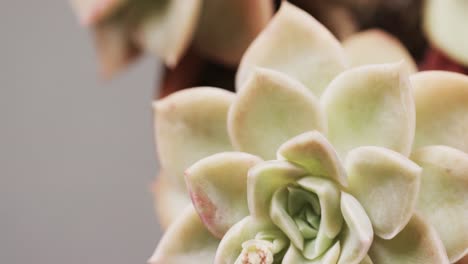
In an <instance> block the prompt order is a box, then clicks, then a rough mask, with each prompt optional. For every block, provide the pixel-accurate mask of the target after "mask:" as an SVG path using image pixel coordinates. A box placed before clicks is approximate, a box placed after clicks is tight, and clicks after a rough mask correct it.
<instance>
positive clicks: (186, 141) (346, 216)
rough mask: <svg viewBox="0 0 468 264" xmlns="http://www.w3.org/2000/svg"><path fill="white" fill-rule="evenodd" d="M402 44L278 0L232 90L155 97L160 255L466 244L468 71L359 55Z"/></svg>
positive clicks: (161, 259) (365, 256) (429, 257)
mask: <svg viewBox="0 0 468 264" xmlns="http://www.w3.org/2000/svg"><path fill="white" fill-rule="evenodd" d="M400 48H401V47H400V46H399V45H390V46H389V47H388V48H387V49H390V50H391V51H392V52H393V51H395V50H397V51H396V53H395V54H400V55H399V56H396V57H393V56H391V57H390V58H388V57H385V56H379V55H378V54H377V55H375V56H368V55H365V54H368V53H367V49H365V48H364V49H362V50H359V49H358V50H356V49H352V48H350V49H343V47H342V46H341V45H340V43H339V42H338V41H337V40H336V39H335V38H334V37H333V36H332V35H331V33H330V32H329V31H328V30H327V29H325V27H323V26H322V25H321V24H320V23H318V22H317V21H316V20H315V19H314V18H312V17H311V16H309V15H308V14H307V13H305V12H303V11H302V10H300V9H298V8H297V7H295V6H293V5H291V4H289V3H287V2H283V4H282V6H281V8H280V10H279V11H278V13H277V14H276V15H275V16H274V18H273V19H272V20H271V22H270V23H269V24H268V26H267V27H266V28H265V29H264V30H263V32H261V33H260V35H259V36H258V37H257V38H256V39H255V40H254V42H253V43H252V44H251V45H250V47H249V48H248V49H247V51H246V52H245V54H244V55H243V58H242V60H241V63H240V66H239V69H238V72H237V76H236V89H237V94H234V93H232V92H229V91H225V90H222V89H218V88H213V87H198V88H191V89H187V90H183V91H179V92H176V93H174V94H172V95H170V96H168V97H166V98H165V99H162V100H159V101H157V102H156V103H155V104H154V108H155V119H156V127H155V131H156V142H157V149H158V153H159V158H160V165H161V173H160V175H159V177H158V180H157V182H156V184H155V197H156V208H157V210H158V212H159V216H160V220H161V223H162V224H163V225H164V226H169V228H168V229H167V231H166V233H165V234H164V236H163V238H162V239H161V241H160V242H159V245H158V247H157V249H156V251H155V253H154V255H153V257H152V258H151V259H150V263H153V264H162V263H164V264H167V263H169V264H170V263H174V264H175V263H213V262H214V263H235V264H240V263H242V264H246V263H261V264H267V263H269V264H271V263H334V264H335V263H346V264H351V263H376V264H380V263H415V264H418V263H421V264H422V263H454V262H456V261H458V260H459V259H461V258H462V257H463V256H464V255H466V253H467V252H468V223H467V222H466V221H465V219H468V210H467V207H468V154H467V152H468V137H467V135H468V125H467V124H468V77H467V76H465V75H461V74H456V73H449V72H442V71H428V72H421V73H416V74H413V73H410V69H411V68H412V66H411V65H413V64H412V62H410V61H406V62H404V61H401V62H397V63H389V64H388V63H387V64H370V65H364V66H357V65H361V64H366V63H379V62H388V60H391V61H392V60H395V59H397V60H400V58H406V55H407V52H404V51H403V52H401V49H400ZM398 50H399V51H400V52H398ZM359 53H361V54H363V55H362V56H366V57H365V58H364V61H360V62H354V61H353V62H352V64H353V65H356V66H355V67H350V66H351V65H349V62H348V58H347V57H352V56H354V57H356V56H357V57H359ZM376 56H377V57H376ZM400 56H401V57H400ZM398 57H399V58H398ZM184 175H185V176H184ZM187 187H188V191H189V192H187V191H186V188H187ZM188 193H189V194H190V195H188ZM189 197H190V198H189ZM183 208H185V209H183Z"/></svg>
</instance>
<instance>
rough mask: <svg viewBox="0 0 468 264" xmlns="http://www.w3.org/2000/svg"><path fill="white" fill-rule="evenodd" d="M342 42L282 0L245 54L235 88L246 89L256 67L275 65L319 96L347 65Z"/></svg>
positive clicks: (309, 17) (274, 66) (308, 16)
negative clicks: (277, 9) (246, 84)
mask: <svg viewBox="0 0 468 264" xmlns="http://www.w3.org/2000/svg"><path fill="white" fill-rule="evenodd" d="M346 64H347V61H346V59H345V54H344V51H343V49H342V47H341V46H340V43H339V42H338V41H337V40H336V39H335V37H333V35H332V34H331V33H330V32H329V31H328V30H327V29H326V28H325V27H324V26H323V25H321V24H320V23H319V22H318V21H316V20H315V19H314V18H313V17H311V16H310V15H309V14H307V13H306V12H305V11H303V10H301V9H299V8H297V7H295V6H293V5H292V4H290V3H288V2H287V1H283V2H282V4H281V7H280V9H279V11H278V12H277V13H276V14H275V16H274V17H273V19H272V20H271V21H270V23H269V24H268V25H267V27H266V28H265V30H263V31H262V32H261V33H260V34H259V36H258V37H257V38H256V39H255V40H254V41H253V43H252V44H251V45H250V47H249V48H248V49H247V51H246V52H245V53H244V56H243V57H242V60H241V63H240V65H239V70H238V72H237V76H236V89H237V90H238V91H242V90H243V89H245V87H246V86H245V83H246V82H247V81H248V80H249V79H250V78H251V75H252V74H253V72H254V70H255V68H256V67H263V68H269V69H274V70H277V71H280V72H283V73H286V74H287V75H289V76H291V77H292V78H294V79H296V80H298V81H300V82H302V83H303V84H304V85H305V86H306V87H307V88H309V90H310V91H313V92H314V93H315V94H316V95H317V96H319V95H320V94H321V93H322V92H323V90H324V89H325V88H326V86H327V85H328V84H329V82H330V81H331V80H332V79H333V78H334V77H335V76H336V75H337V74H338V73H340V72H341V71H343V70H344V69H345V68H346Z"/></svg>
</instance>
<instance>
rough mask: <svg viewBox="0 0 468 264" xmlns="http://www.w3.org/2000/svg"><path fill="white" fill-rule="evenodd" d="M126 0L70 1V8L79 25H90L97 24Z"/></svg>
mask: <svg viewBox="0 0 468 264" xmlns="http://www.w3.org/2000/svg"><path fill="white" fill-rule="evenodd" d="M125 2H127V0H72V1H71V3H72V6H73V8H74V9H75V12H76V13H77V15H78V18H79V20H80V23H81V24H83V25H92V24H95V23H98V22H99V21H101V20H102V19H103V18H105V17H106V16H108V15H110V14H111V13H112V12H113V11H114V10H115V9H117V8H118V7H119V6H121V5H122V4H123V3H125Z"/></svg>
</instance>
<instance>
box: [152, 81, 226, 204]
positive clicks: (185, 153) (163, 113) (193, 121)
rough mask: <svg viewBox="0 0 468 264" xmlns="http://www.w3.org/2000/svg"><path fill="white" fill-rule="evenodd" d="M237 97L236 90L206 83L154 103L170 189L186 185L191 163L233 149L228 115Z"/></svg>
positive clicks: (158, 148) (158, 134)
mask: <svg viewBox="0 0 468 264" xmlns="http://www.w3.org/2000/svg"><path fill="white" fill-rule="evenodd" d="M233 99H234V94H233V93H230V92H227V91H224V90H221V89H217V88H206V87H205V88H193V89H187V90H183V91H180V92H176V93H174V94H172V95H170V96H168V97H166V98H165V99H162V100H159V101H157V102H156V103H155V104H154V110H155V133H156V142H157V151H158V154H159V161H160V164H161V168H162V170H163V171H164V174H163V177H166V180H167V182H166V186H167V188H169V190H167V192H168V193H169V192H170V190H171V188H178V189H179V190H182V189H185V188H186V187H185V180H184V170H185V169H187V168H188V167H189V166H190V165H192V164H193V163H195V162H196V161H198V160H199V159H201V158H204V157H206V156H209V155H213V154H215V153H218V152H223V151H229V150H231V149H232V147H231V144H230V142H229V137H228V135H227V128H226V123H227V121H226V119H227V112H228V109H229V106H230V105H231V102H232V101H233ZM185 195H187V194H185ZM187 197H188V195H187ZM179 209H180V208H179Z"/></svg>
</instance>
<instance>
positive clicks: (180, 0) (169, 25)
mask: <svg viewBox="0 0 468 264" xmlns="http://www.w3.org/2000/svg"><path fill="white" fill-rule="evenodd" d="M201 4H202V2H201V0H191V1H186V0H164V1H150V2H145V3H144V4H142V5H141V6H140V7H138V8H139V12H137V13H136V14H137V15H138V16H139V17H141V23H140V24H139V25H138V30H137V32H136V39H137V40H138V42H139V43H140V45H141V46H142V47H144V49H145V50H147V51H149V52H152V53H155V54H156V55H158V56H160V57H162V58H163V59H164V62H165V63H166V65H168V66H169V67H174V66H175V65H176V64H177V62H178V61H179V59H180V57H181V56H182V54H183V53H184V51H185V50H186V48H187V47H188V45H189V43H190V42H191V40H192V37H193V34H194V31H195V27H196V25H197V21H198V18H199V13H200V8H201Z"/></svg>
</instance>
